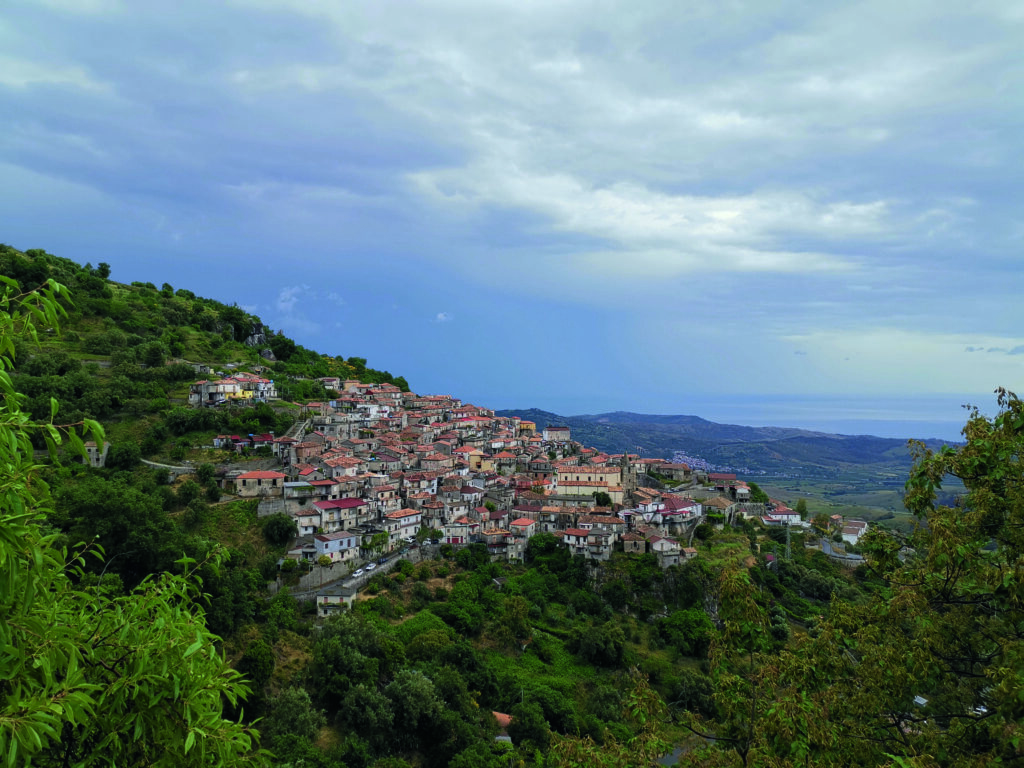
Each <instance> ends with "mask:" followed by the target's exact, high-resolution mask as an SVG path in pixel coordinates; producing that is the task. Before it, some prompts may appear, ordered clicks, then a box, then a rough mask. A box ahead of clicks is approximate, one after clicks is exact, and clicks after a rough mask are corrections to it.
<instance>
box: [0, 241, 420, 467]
mask: <svg viewBox="0 0 1024 768" xmlns="http://www.w3.org/2000/svg"><path fill="white" fill-rule="evenodd" d="M0 275H3V276H5V277H8V278H11V279H13V280H16V281H17V282H18V283H19V284H20V286H21V289H22V290H25V291H27V290H31V289H33V288H35V287H36V286H38V285H40V284H41V283H43V282H44V281H45V280H47V279H51V278H52V279H53V280H56V281H57V282H58V283H60V284H62V285H64V286H65V287H67V288H68V289H69V291H70V294H71V300H70V301H68V300H65V301H64V302H63V305H64V309H65V311H66V312H67V317H66V318H63V319H62V321H61V332H60V333H59V334H55V333H53V331H52V329H45V328H44V329H40V333H39V338H38V343H34V344H33V343H24V342H22V343H21V344H20V346H19V349H18V350H17V360H18V366H17V368H16V370H15V375H14V382H15V386H16V388H17V389H18V391H19V392H22V393H23V394H25V395H26V396H27V400H26V402H25V404H24V407H25V409H26V410H27V411H29V412H30V413H31V414H32V415H33V416H34V417H35V418H48V417H49V414H50V399H51V398H54V399H56V400H57V401H58V402H59V403H60V409H61V410H60V414H61V418H62V419H64V420H66V421H79V420H81V419H82V418H93V419H98V420H101V421H103V422H104V423H106V424H108V425H115V429H114V433H113V434H114V437H115V438H116V437H118V436H120V432H119V430H118V429H117V428H116V425H120V424H123V425H125V432H126V434H127V433H131V434H133V435H134V436H135V437H136V438H137V439H140V440H141V436H140V435H139V434H138V433H139V429H138V428H137V427H138V423H139V422H143V423H149V424H153V423H155V422H156V421H159V420H160V418H161V417H162V416H163V415H165V414H167V413H169V412H170V410H171V409H173V408H174V407H177V406H182V405H184V404H185V403H186V402H187V397H188V385H189V383H190V382H192V381H194V380H195V379H196V378H198V376H197V374H200V373H205V374H208V375H213V376H215V375H216V374H217V373H218V372H224V371H251V372H261V373H263V374H265V375H267V376H268V377H271V378H273V379H274V381H275V384H276V386H277V391H278V394H279V395H280V397H281V399H282V400H284V401H288V402H294V401H300V402H301V401H307V400H310V399H319V398H322V397H323V395H324V388H323V386H321V385H320V383H319V382H316V381H312V379H316V378H321V377H328V376H334V377H338V378H339V379H357V380H359V381H363V382H367V383H382V382H386V383H390V384H394V385H395V386H398V387H399V388H400V389H402V390H403V391H407V390H408V389H409V386H408V384H407V383H406V381H405V379H404V378H402V377H400V376H398V377H396V376H392V374H390V373H389V372H387V371H378V370H374V369H372V368H368V367H367V365H366V363H367V361H366V359H365V358H360V357H349V358H347V359H346V358H343V357H332V356H329V355H322V354H320V353H318V352H314V351H312V350H308V349H305V348H303V347H302V346H301V345H299V344H297V343H296V342H295V341H293V340H292V339H290V338H289V337H288V336H287V335H285V333H284V332H283V331H281V330H277V331H275V330H273V329H270V328H268V327H267V326H265V325H264V323H263V322H262V320H261V319H260V318H259V317H258V316H257V315H254V314H252V313H249V312H246V311H245V310H243V309H241V308H240V307H238V306H237V305H228V304H224V303H222V302H220V301H217V300H215V299H207V298H203V297H201V296H198V295H197V294H195V293H194V292H193V291H191V290H189V289H187V288H178V289H177V290H176V289H175V288H174V287H173V286H172V285H170V284H169V283H163V285H162V286H161V287H160V288H157V286H155V285H154V284H152V283H139V282H135V283H132V284H130V285H126V284H124V283H119V282H116V281H114V280H111V279H110V267H109V265H107V264H103V263H101V264H100V265H99V266H97V267H93V266H92V265H91V264H86V265H84V266H82V265H79V264H77V263H75V262H74V261H72V260H70V259H65V258H61V257H58V256H54V255H52V254H49V253H46V252H45V251H42V250H38V249H36V250H29V251H27V252H24V253H23V252H21V251H18V250H16V249H14V248H11V247H10V246H6V245H2V244H0ZM263 421H264V422H266V421H267V418H266V417H265V418H264V419H263ZM263 426H264V427H268V426H269V424H266V423H265V424H264V425H263ZM150 447H151V448H153V449H154V450H156V448H157V446H156V445H154V444H151V445H150ZM144 452H145V449H144Z"/></svg>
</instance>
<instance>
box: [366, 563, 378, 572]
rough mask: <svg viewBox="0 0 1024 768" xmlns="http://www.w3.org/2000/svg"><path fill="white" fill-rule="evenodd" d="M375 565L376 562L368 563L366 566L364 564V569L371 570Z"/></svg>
mask: <svg viewBox="0 0 1024 768" xmlns="http://www.w3.org/2000/svg"><path fill="white" fill-rule="evenodd" d="M376 567H377V564H376V563H370V564H369V565H368V566H366V570H368V571H372V570H373V569H374V568H376Z"/></svg>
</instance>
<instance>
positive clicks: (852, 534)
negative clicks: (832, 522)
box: [842, 520, 868, 544]
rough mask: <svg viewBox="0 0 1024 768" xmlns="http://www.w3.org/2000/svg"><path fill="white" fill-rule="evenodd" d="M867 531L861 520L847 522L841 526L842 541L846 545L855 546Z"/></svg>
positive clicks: (866, 526)
mask: <svg viewBox="0 0 1024 768" xmlns="http://www.w3.org/2000/svg"><path fill="white" fill-rule="evenodd" d="M867 531H868V524H867V523H866V522H864V521H863V520H847V521H846V523H845V524H844V525H843V531H842V536H843V541H845V542H846V543H847V544H856V543H857V542H859V541H860V539H861V537H862V536H863V535H864V534H865V533H867Z"/></svg>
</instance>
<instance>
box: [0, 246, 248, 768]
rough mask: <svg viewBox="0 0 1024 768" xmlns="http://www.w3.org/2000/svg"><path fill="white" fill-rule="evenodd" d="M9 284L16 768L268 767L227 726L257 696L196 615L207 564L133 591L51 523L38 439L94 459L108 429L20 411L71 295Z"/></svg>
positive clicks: (6, 488)
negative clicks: (45, 334) (39, 331)
mask: <svg viewBox="0 0 1024 768" xmlns="http://www.w3.org/2000/svg"><path fill="white" fill-rule="evenodd" d="M6 255H9V254H6ZM18 266H19V267H24V268H25V269H26V270H30V269H31V266H32V265H25V264H19V265H18ZM43 274H45V273H43ZM39 277H42V275H39ZM97 279H98V278H97ZM0 280H2V282H3V289H2V293H0V389H2V391H3V394H4V399H3V404H2V406H0V583H2V584H3V588H2V589H0V615H3V617H4V620H3V621H2V622H0V645H2V647H3V648H4V653H3V655H2V657H0V680H3V683H2V684H0V755H2V756H3V758H4V759H5V760H6V763H7V765H8V766H12V767H13V766H20V765H27V764H30V763H31V764H33V765H40V766H47V765H55V766H56V765H75V766H99V765H110V766H113V765H128V764H140V765H141V764H146V765H154V766H188V765H209V764H211V763H216V764H220V765H240V764H244V763H255V764H259V763H262V762H263V756H262V755H261V754H259V753H258V752H256V751H255V740H254V735H255V734H254V732H252V731H250V730H248V729H246V728H245V727H243V726H242V725H240V724H239V723H235V722H231V721H229V720H226V719H224V717H223V716H222V711H221V710H222V701H227V702H229V703H231V704H232V705H234V704H237V703H239V702H240V701H241V698H242V697H243V696H244V694H245V693H246V691H247V689H246V687H245V686H244V685H243V684H242V682H241V680H240V678H239V675H238V673H236V672H234V671H232V670H230V669H229V668H228V667H227V665H226V664H225V662H224V659H223V657H222V656H221V655H220V653H219V652H218V651H217V649H216V647H215V645H214V642H215V639H216V638H215V637H214V636H213V635H212V634H211V633H210V632H209V630H208V629H207V628H206V626H205V623H204V621H203V615H202V612H201V611H197V610H195V609H194V608H193V606H192V603H193V601H194V600H195V599H196V598H197V597H198V591H197V586H196V582H195V580H194V572H195V568H196V563H195V562H194V561H189V560H182V561H180V562H179V566H181V567H182V568H183V569H184V573H183V574H181V575H174V574H171V573H166V574H164V575H162V576H160V577H157V578H153V579H150V580H148V581H146V582H144V583H143V584H142V585H140V586H139V587H138V588H137V589H135V590H134V591H132V592H131V593H129V594H122V593H120V591H119V588H118V586H117V585H116V584H108V583H107V582H106V581H105V580H97V579H91V578H89V577H88V576H87V574H86V573H85V571H84V570H83V564H84V563H85V561H86V560H88V559H92V558H94V557H95V555H96V550H86V549H78V550H76V551H75V552H73V553H70V554H69V553H67V552H66V550H64V549H62V548H60V546H59V537H57V536H55V535H54V534H52V533H49V532H47V531H46V530H44V528H43V527H42V524H43V522H44V521H45V517H46V515H47V513H48V512H49V511H50V498H49V492H48V487H47V485H46V484H45V483H44V482H43V480H42V474H43V469H44V468H43V467H42V466H40V465H38V464H36V463H35V462H34V459H33V454H32V448H31V439H30V438H31V436H32V435H33V434H41V435H42V436H43V437H44V438H45V441H46V444H47V445H48V446H49V448H50V452H51V455H55V454H56V453H57V451H58V449H59V448H60V447H62V446H66V447H67V448H68V450H70V451H71V452H76V453H80V454H83V455H84V450H83V444H82V440H81V437H80V434H79V429H80V428H81V427H83V426H84V427H85V428H87V429H89V430H90V431H91V432H92V434H93V437H94V438H95V439H97V441H98V442H102V438H103V433H102V430H101V429H100V427H99V425H98V424H96V423H95V422H86V423H84V424H80V425H79V424H70V425H64V426H58V425H57V424H55V423H54V421H53V419H54V418H55V416H56V413H57V403H56V401H54V402H53V403H52V404H51V407H50V412H49V416H50V419H49V421H46V422H42V423H40V422H33V421H32V420H30V419H29V417H28V415H27V414H25V413H24V412H23V411H22V410H21V407H20V403H21V401H22V399H23V398H21V397H20V396H19V395H17V394H16V393H15V391H14V388H13V383H12V380H11V377H10V375H9V371H10V369H11V367H12V365H13V363H14V355H15V347H16V345H17V342H18V341H19V340H22V339H26V338H28V339H35V337H36V330H35V329H36V326H37V325H44V326H47V327H55V326H56V324H57V321H58V319H59V315H60V313H61V309H60V304H59V303H58V297H59V296H61V295H62V294H63V289H62V287H61V286H60V285H58V284H56V283H54V282H48V283H46V284H44V285H43V286H42V287H41V288H40V289H39V290H38V291H37V292H35V293H29V294H23V293H21V292H20V289H19V286H18V284H17V283H16V282H15V281H14V280H12V279H11V278H9V277H0ZM212 562H214V563H215V562H216V557H215V558H214V560H213V561H212Z"/></svg>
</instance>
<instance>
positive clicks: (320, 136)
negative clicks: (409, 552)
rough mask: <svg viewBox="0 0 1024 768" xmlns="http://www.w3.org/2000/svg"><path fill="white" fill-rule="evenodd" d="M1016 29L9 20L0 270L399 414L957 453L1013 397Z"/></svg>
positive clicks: (7, 13) (1019, 42) (321, 11)
mask: <svg viewBox="0 0 1024 768" xmlns="http://www.w3.org/2000/svg"><path fill="white" fill-rule="evenodd" d="M1022 50H1024V4H1021V3H1020V2H1006V1H1004V2H976V3H970V4H967V3H946V2H934V0H930V1H929V2H914V1H913V0H905V1H904V2H900V3H892V2H884V3H883V2H844V3H820V2H770V3H769V2H740V1H736V2H730V1H729V0H716V1H715V2H706V3H705V2H688V1H686V0H672V1H671V2H630V3H624V2H619V3H611V2H574V1H569V0H566V1H561V0H544V2H534V1H533V0H515V2H511V1H509V0H471V1H470V0H443V1H438V2H427V3H399V2H387V0H375V1H374V2H349V1H345V2H342V1H341V0H320V1H319V2H318V1H317V0H235V1H234V2H218V3H213V2H209V0H198V1H197V0H174V2H163V1H162V0H147V2H145V3H138V2H130V1H122V0H45V1H42V0H40V1H38V2H23V1H22V0H7V1H6V2H5V3H4V10H3V12H2V14H0V182H2V183H0V241H2V242H6V243H8V244H10V245H13V246H15V247H17V248H20V249H23V250H24V249H28V248H45V249H46V250H48V251H49V252H51V253H55V254H57V255H59V256H65V257H68V258H71V259H74V260H76V261H78V262H80V263H85V262H91V263H93V264H96V263H98V262H100V261H105V262H107V263H109V264H110V265H111V267H112V275H111V277H112V278H113V279H115V280H120V281H123V282H131V281H134V280H141V281H151V282H154V283H156V284H157V285H160V284H162V283H164V282H169V283H171V284H172V285H173V286H174V287H175V288H188V289H190V290H193V291H194V292H196V293H198V294H200V295H204V296H209V297H211V298H216V299H218V300H220V301H224V302H226V303H237V304H239V305H240V306H242V307H245V308H246V309H248V310H249V311H251V312H254V313H255V314H257V315H259V316H260V317H261V318H262V319H263V321H264V322H265V323H266V324H267V325H269V326H270V327H271V328H273V329H282V330H284V331H285V333H286V334H287V335H289V336H291V337H292V338H294V339H296V340H297V341H299V342H300V343H301V344H303V345H304V346H307V347H309V348H312V349H316V350H318V351H320V352H324V353H329V354H333V355H339V354H340V355H343V356H346V357H348V356H359V357H365V358H367V359H368V360H369V364H370V365H371V366H373V367H376V368H380V369H386V370H389V371H391V372H392V373H394V374H395V375H403V376H405V377H406V378H407V379H408V381H409V383H410V385H411V386H412V388H413V389H414V390H415V391H417V392H421V393H452V394H455V395H458V396H461V397H462V398H464V399H465V400H467V401H471V402H474V403H477V404H480V405H486V406H489V407H494V408H528V407H539V408H544V409H547V410H551V411H555V412H557V413H561V414H566V415H570V414H581V413H597V412H603V411H609V410H630V411H637V412H643V413H685V414H695V415H699V416H704V417H705V418H711V419H713V420H716V421H729V422H733V423H745V424H755V425H759V424H778V425H784V426H807V427H812V428H822V429H833V428H838V427H841V428H842V429H841V430H840V429H836V430H835V431H846V432H850V431H853V432H858V433H860V432H870V433H873V434H883V435H886V436H896V437H909V436H918V437H931V436H936V437H946V438H955V437H956V436H957V434H958V431H959V427H960V426H962V424H963V422H964V412H963V410H962V408H961V406H962V405H963V404H965V403H972V404H975V405H979V406H981V407H982V409H983V410H988V411H991V410H992V409H993V408H994V404H995V398H994V396H993V395H992V392H993V390H994V389H995V388H996V387H998V386H1005V387H1007V388H1009V389H1012V390H1019V391H1024V387H1022V386H1021V378H1022V373H1024V301H1022V300H1021V298H1020V297H1021V296H1024V269H1022V266H1024V265H1022V252H1021V245H1022V240H1024V216H1022V213H1024V211H1022V201H1024V189H1022V186H1024V174H1022V170H1024V169H1022V164H1024V130H1022V129H1024V56H1022V55H1021V51H1022Z"/></svg>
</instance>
